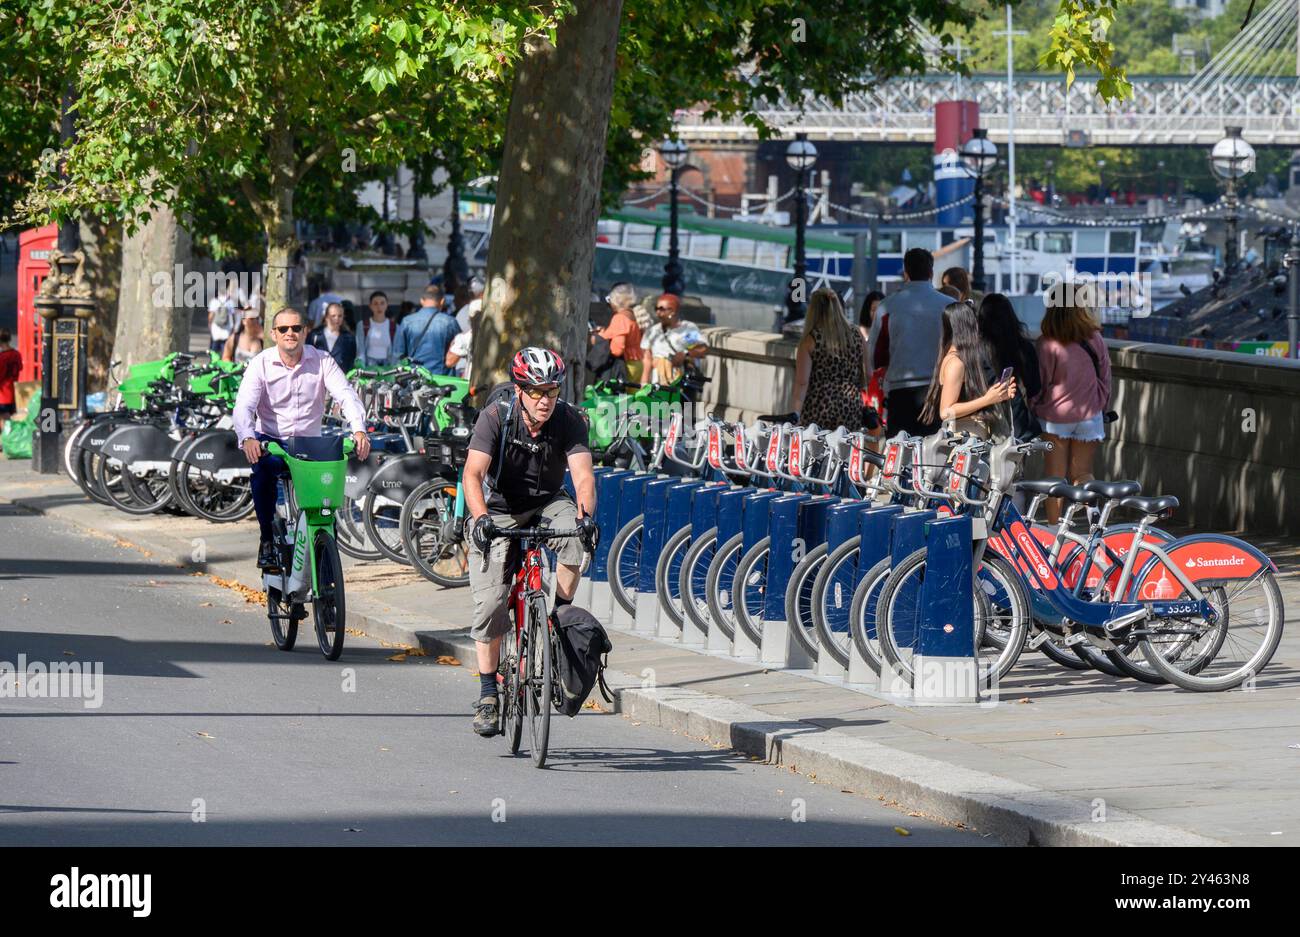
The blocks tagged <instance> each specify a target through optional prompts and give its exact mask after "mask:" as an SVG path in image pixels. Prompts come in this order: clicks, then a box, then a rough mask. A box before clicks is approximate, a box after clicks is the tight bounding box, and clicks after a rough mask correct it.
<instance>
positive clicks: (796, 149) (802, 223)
mask: <svg viewBox="0 0 1300 937" xmlns="http://www.w3.org/2000/svg"><path fill="white" fill-rule="evenodd" d="M785 161H786V164H787V165H788V166H789V167H790V168H791V169H793V170H794V276H793V277H792V278H791V280H790V286H789V288H788V289H787V290H786V294H785V321H786V322H794V321H795V320H796V319H802V318H803V317H804V313H805V312H806V311H807V309H808V280H807V276H808V259H807V256H806V250H805V246H804V236H805V234H806V232H807V228H808V198H807V195H806V194H805V189H806V184H807V180H808V172H809V170H811V169H812V168H813V165H814V164H815V163H816V162H817V147H815V146H813V145H812V143H811V141H809V139H808V134H806V133H797V134H795V136H794V140H792V141H791V142H790V145H789V146H787V147H786V148H785Z"/></svg>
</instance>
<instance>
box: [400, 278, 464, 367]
mask: <svg viewBox="0 0 1300 937" xmlns="http://www.w3.org/2000/svg"><path fill="white" fill-rule="evenodd" d="M445 299H446V297H445V296H444V294H443V291H442V287H441V286H432V285H430V286H426V287H425V288H424V293H423V295H421V296H420V308H419V309H418V310H416V311H415V312H413V313H411V314H410V315H409V316H407V317H406V318H405V319H403V320H402V324H401V325H399V326H398V327H397V337H396V338H394V339H393V351H392V359H393V360H394V361H398V360H400V359H402V358H410V359H411V360H412V361H414V362H415V363H416V364H418V365H420V366H421V367H423V368H427V369H428V370H429V371H430V372H431V373H433V374H442V375H451V374H453V373H454V371H453V369H452V368H450V367H448V366H447V349H448V348H450V347H451V340H452V339H453V338H454V337H455V336H456V333H458V332H459V331H460V326H459V325H457V324H456V317H455V316H454V315H452V314H451V310H450V309H448V308H447V307H446V305H445Z"/></svg>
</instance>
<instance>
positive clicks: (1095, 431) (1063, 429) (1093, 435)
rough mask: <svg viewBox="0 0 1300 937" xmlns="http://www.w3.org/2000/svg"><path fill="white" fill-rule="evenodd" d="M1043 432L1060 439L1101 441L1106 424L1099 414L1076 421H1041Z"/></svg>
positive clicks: (1104, 435) (1103, 437) (1104, 436)
mask: <svg viewBox="0 0 1300 937" xmlns="http://www.w3.org/2000/svg"><path fill="white" fill-rule="evenodd" d="M1043 432H1045V433H1051V434H1052V435H1053V436H1058V437H1060V438H1061V439H1077V440H1079V441H1080V442H1101V441H1102V440H1103V439H1105V438H1106V424H1105V421H1103V420H1102V418H1101V414H1100V413H1098V414H1097V415H1096V416H1093V417H1089V418H1088V419H1086V420H1082V421H1080V422H1078V423H1053V422H1052V421H1051V420H1044V421H1043Z"/></svg>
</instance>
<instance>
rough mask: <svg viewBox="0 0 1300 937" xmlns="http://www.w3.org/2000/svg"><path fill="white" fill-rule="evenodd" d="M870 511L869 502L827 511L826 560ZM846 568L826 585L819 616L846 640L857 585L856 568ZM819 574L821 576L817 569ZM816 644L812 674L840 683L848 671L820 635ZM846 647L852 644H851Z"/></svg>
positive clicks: (841, 504)
mask: <svg viewBox="0 0 1300 937" xmlns="http://www.w3.org/2000/svg"><path fill="white" fill-rule="evenodd" d="M870 507H871V502H870V501H859V500H856V499H853V500H845V499H842V498H841V499H839V500H838V501H836V503H834V504H832V505H830V506H829V507H827V509H826V518H825V521H824V523H823V534H822V542H824V543H825V544H826V555H827V556H828V557H829V556H830V554H831V553H833V552H834V551H835V549H836V548H837V547H839V546H840V544H842V543H844V541H846V540H848V539H850V538H851V537H853V535H854V534H856V533H857V532H858V519H859V517H860V515H861V514H862V512H863V511H866V510H868V509H869V508H870ZM845 565H846V566H850V567H851V568H850V569H848V570H846V574H845V575H841V576H837V577H835V580H833V581H831V582H828V583H827V589H826V597H825V599H824V600H823V602H822V612H823V613H824V614H825V615H826V618H827V621H826V624H827V625H828V626H829V627H830V630H832V631H834V632H836V633H837V634H838V633H843V634H844V635H845V636H847V635H848V627H849V604H850V602H851V601H852V599H853V584H854V583H855V582H856V581H857V580H856V577H855V576H854V575H853V574H854V573H855V572H856V571H857V564H856V563H852V564H845ZM818 572H820V569H819V570H818ZM814 612H816V609H814ZM816 640H817V642H818V653H817V660H816V661H814V662H813V673H815V674H817V676H819V677H830V678H833V679H838V680H843V679H844V676H845V674H846V673H847V672H848V671H847V669H846V668H845V667H844V666H843V665H841V664H840V662H839V661H837V660H836V659H835V658H834V657H833V656H831V654H830V652H829V651H828V650H827V649H826V648H825V646H824V645H823V643H822V639H821V636H820V635H818V636H816ZM849 643H850V644H851V643H852V641H850V642H849Z"/></svg>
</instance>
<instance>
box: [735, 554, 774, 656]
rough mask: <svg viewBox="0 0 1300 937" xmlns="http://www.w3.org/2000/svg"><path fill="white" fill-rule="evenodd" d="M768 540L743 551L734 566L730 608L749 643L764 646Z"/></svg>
mask: <svg viewBox="0 0 1300 937" xmlns="http://www.w3.org/2000/svg"><path fill="white" fill-rule="evenodd" d="M771 544H772V538H771V537H764V538H763V539H762V540H760V541H758V543H756V544H754V546H753V547H752V548H751V549H749V550H746V551H745V553H744V554H743V555H742V556H741V557H740V561H739V562H738V563H736V575H735V577H734V578H733V579H732V584H731V592H732V598H731V608H732V611H734V612H735V615H736V624H737V625H739V626H740V630H741V631H743V632H744V633H745V634H746V636H747V637H748V638H749V640H751V641H753V642H754V644H756V645H762V643H763V609H764V605H765V603H766V601H767V561H768V557H769V555H770V553H771Z"/></svg>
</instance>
